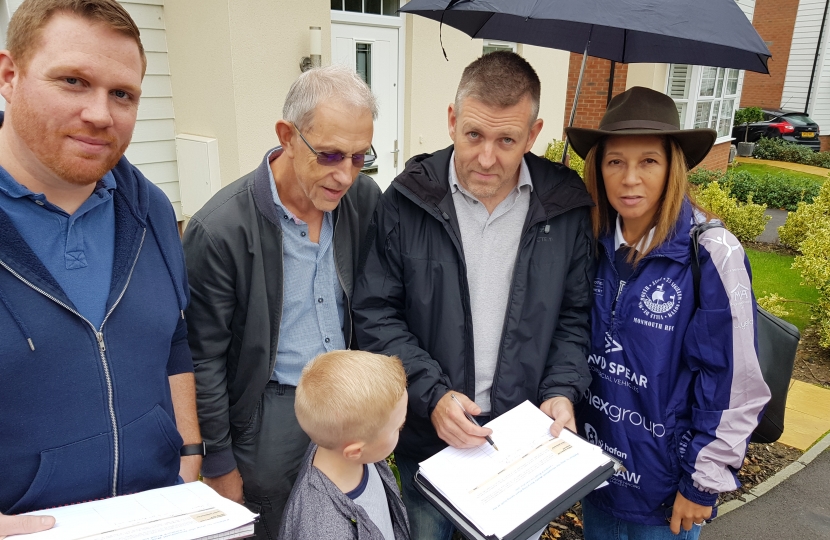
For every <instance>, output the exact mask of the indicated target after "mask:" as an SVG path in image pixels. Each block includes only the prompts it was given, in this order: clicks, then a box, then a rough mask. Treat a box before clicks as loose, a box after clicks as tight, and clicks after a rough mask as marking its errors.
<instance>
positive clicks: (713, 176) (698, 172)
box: [689, 167, 726, 186]
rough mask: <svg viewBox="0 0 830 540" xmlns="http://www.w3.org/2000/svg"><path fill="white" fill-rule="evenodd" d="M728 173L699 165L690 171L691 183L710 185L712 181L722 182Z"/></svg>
mask: <svg viewBox="0 0 830 540" xmlns="http://www.w3.org/2000/svg"><path fill="white" fill-rule="evenodd" d="M725 175H726V173H723V172H721V171H710V170H709V169H707V168H706V167H698V168H697V169H695V170H693V171H691V172H690V173H689V183H690V184H692V185H694V186H708V185H709V184H710V183H711V182H722V181H723V177H724V176H725Z"/></svg>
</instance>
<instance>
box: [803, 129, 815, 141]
mask: <svg viewBox="0 0 830 540" xmlns="http://www.w3.org/2000/svg"><path fill="white" fill-rule="evenodd" d="M815 136H816V134H815V133H814V132H812V131H805V132H803V133H802V134H801V138H802V139H812V138H813V137H815Z"/></svg>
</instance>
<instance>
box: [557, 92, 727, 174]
mask: <svg viewBox="0 0 830 540" xmlns="http://www.w3.org/2000/svg"><path fill="white" fill-rule="evenodd" d="M565 133H566V134H567V135H568V140H569V141H570V143H571V146H573V149H574V151H575V152H576V153H577V154H579V155H580V156H581V157H582V158H583V159H585V156H587V155H588V151H589V150H590V149H591V148H593V147H594V145H595V144H597V142H599V140H600V139H601V138H602V137H607V136H609V135H613V136H618V135H658V136H666V135H670V136H672V137H674V138H675V139H676V140H677V142H678V144H680V148H682V149H683V154H685V156H686V166H687V167H688V168H689V169H691V168H692V167H694V166H695V165H697V164H698V163H700V162H701V161H703V158H705V157H706V154H708V153H709V150H711V149H712V145H714V144H715V139H717V138H718V133H717V132H716V131H715V130H714V129H680V117H679V116H678V114H677V106H676V105H675V103H674V100H673V99H672V98H670V97H669V96H667V95H666V94H663V93H661V92H657V91H656V90H652V89H650V88H644V87H642V86H633V87H631V88H629V89H628V90H626V91H625V92H623V93H622V94H619V95H617V96H614V98H613V99H612V100H611V103H609V104H608V109H607V110H606V111H605V115H604V116H603V117H602V120H601V121H600V123H599V128H598V129H585V128H575V127H569V128H565Z"/></svg>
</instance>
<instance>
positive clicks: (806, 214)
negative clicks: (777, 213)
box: [778, 182, 830, 348]
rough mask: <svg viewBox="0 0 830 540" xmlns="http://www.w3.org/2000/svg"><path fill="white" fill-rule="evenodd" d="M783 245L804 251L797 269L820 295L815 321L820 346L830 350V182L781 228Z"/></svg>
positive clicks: (797, 260) (814, 307)
mask: <svg viewBox="0 0 830 540" xmlns="http://www.w3.org/2000/svg"><path fill="white" fill-rule="evenodd" d="M778 237H779V239H780V241H781V243H782V244H785V245H787V246H790V247H792V248H794V249H797V250H798V251H800V254H799V255H797V256H796V257H795V260H794V261H793V268H795V269H796V270H798V271H799V272H800V273H801V279H803V280H804V283H806V284H808V285H813V286H814V287H815V288H816V289H818V291H819V299H818V303H817V304H816V305H815V306H813V308H812V311H813V319H814V320H815V321H816V329H817V331H818V334H819V344H820V345H821V346H822V347H824V348H830V182H826V183H825V185H824V186H822V188H821V191H820V192H819V194H818V197H816V199H815V201H813V203H812V204H807V203H804V202H802V203H799V204H798V209H797V210H796V211H795V212H790V214H789V215H788V216H787V222H786V223H784V225H782V226H781V227H778Z"/></svg>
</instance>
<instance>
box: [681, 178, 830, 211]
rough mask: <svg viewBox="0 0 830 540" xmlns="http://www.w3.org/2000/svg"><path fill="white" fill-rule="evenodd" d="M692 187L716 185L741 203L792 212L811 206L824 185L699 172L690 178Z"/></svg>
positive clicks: (795, 179) (806, 180)
mask: <svg viewBox="0 0 830 540" xmlns="http://www.w3.org/2000/svg"><path fill="white" fill-rule="evenodd" d="M689 182H690V183H692V184H693V185H698V186H708V185H709V184H710V183H712V182H718V183H719V184H721V186H722V187H723V188H724V189H727V190H728V191H729V193H730V194H731V195H732V196H734V197H735V198H737V199H738V201H740V202H748V201H749V197H750V196H752V200H753V201H754V202H755V203H757V204H761V205H764V206H767V207H768V208H786V209H787V210H790V211H792V210H795V209H796V208H797V207H798V203H799V202H801V201H806V202H812V201H813V199H815V198H816V197H817V196H818V193H819V190H820V189H821V186H822V184H823V182H822V181H820V180H810V179H807V178H793V177H790V176H786V175H783V174H774V173H766V174H763V175H757V174H752V173H750V172H749V171H741V170H737V171H735V170H730V171H728V172H726V173H722V172H720V171H709V170H707V169H698V170H696V171H694V172H692V173H691V174H689Z"/></svg>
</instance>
